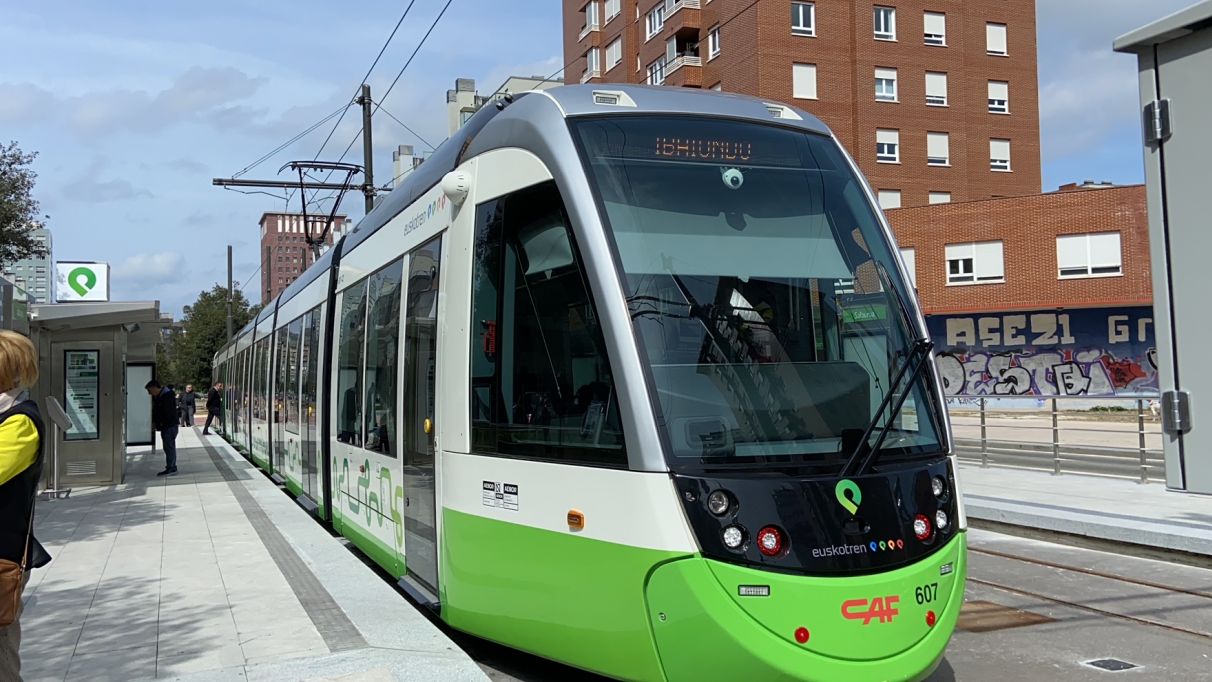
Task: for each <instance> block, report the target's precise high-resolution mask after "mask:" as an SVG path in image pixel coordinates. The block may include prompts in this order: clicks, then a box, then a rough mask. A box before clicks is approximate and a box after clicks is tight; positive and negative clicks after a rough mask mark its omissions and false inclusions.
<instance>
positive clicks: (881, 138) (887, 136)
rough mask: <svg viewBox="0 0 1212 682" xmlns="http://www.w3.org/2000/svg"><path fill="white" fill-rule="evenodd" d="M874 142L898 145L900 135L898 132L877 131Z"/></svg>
mask: <svg viewBox="0 0 1212 682" xmlns="http://www.w3.org/2000/svg"><path fill="white" fill-rule="evenodd" d="M875 141H876V142H877V143H879V144H900V141H901V133H900V131H899V130H877V131H875Z"/></svg>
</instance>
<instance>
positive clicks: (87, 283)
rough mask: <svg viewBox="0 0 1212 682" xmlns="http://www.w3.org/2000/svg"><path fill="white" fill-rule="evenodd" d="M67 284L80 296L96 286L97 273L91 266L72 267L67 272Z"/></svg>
mask: <svg viewBox="0 0 1212 682" xmlns="http://www.w3.org/2000/svg"><path fill="white" fill-rule="evenodd" d="M67 286H69V287H71V289H72V291H74V292H76V293H77V294H79V295H80V296H84V295H85V294H87V293H88V292H90V291H92V290H93V287H95V286H97V273H95V272H93V271H92V268H86V267H79V268H74V269H73V270H72V271H71V272H69V273H67Z"/></svg>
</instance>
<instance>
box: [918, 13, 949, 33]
mask: <svg viewBox="0 0 1212 682" xmlns="http://www.w3.org/2000/svg"><path fill="white" fill-rule="evenodd" d="M924 27H925V30H924V31H923V32H924V33H933V34H935V35H940V36H941V35H946V34H947V15H945V14H939V13H938V12H926V15H925V20H924Z"/></svg>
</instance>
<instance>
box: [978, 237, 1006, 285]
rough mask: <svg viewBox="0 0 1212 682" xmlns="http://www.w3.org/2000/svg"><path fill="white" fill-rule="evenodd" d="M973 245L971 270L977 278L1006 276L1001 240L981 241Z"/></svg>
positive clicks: (1000, 277)
mask: <svg viewBox="0 0 1212 682" xmlns="http://www.w3.org/2000/svg"><path fill="white" fill-rule="evenodd" d="M973 246H974V248H973V250H974V252H975V254H974V255H973V259H972V270H973V273H974V274H975V275H976V278H977V279H1002V278H1004V277H1005V276H1006V270H1005V267H1004V265H1003V263H1002V243H1001V242H982V243H980V244H975V245H973Z"/></svg>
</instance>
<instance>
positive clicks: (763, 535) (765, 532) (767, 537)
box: [757, 526, 786, 556]
mask: <svg viewBox="0 0 1212 682" xmlns="http://www.w3.org/2000/svg"><path fill="white" fill-rule="evenodd" d="M785 544H786V543H785V542H784V540H783V531H781V530H779V529H778V528H775V527H774V526H766V527H765V528H763V529H761V530H759V531H758V534H757V546H758V551H759V552H761V553H762V554H765V555H766V556H778V555H779V554H782V553H783V546H784V545H785Z"/></svg>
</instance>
